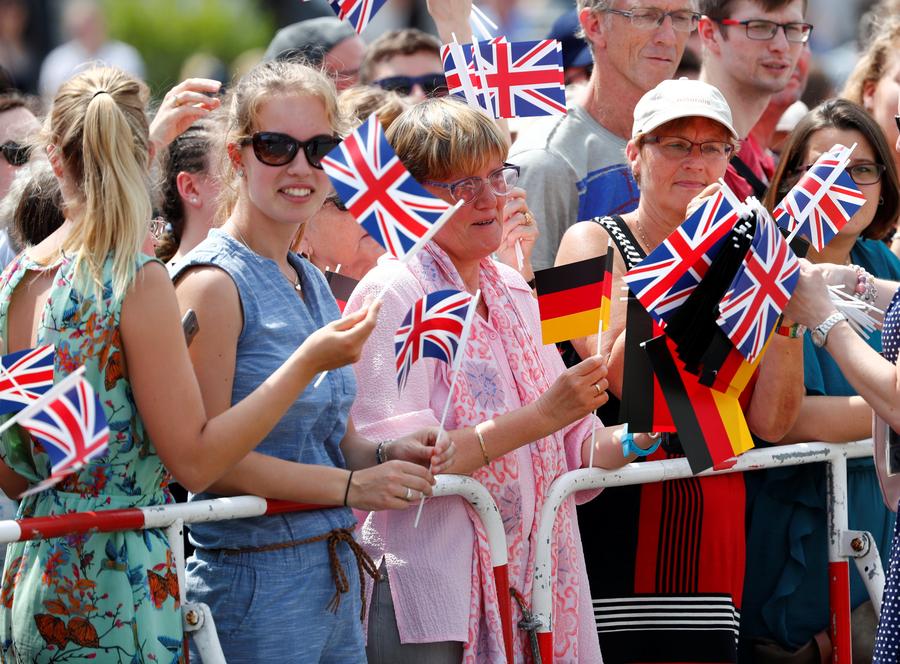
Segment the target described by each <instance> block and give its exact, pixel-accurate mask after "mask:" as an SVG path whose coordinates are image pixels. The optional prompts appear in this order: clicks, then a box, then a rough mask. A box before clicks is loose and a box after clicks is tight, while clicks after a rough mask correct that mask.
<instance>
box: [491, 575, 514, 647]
mask: <svg viewBox="0 0 900 664" xmlns="http://www.w3.org/2000/svg"><path fill="white" fill-rule="evenodd" d="M494 583H495V584H496V585H497V605H498V607H499V609H500V625H501V627H502V628H503V645H504V647H505V648H506V661H507V664H513V662H514V661H515V660H514V648H513V626H512V597H511V596H510V594H509V569H508V568H507V567H506V565H497V566H496V567H495V568H494Z"/></svg>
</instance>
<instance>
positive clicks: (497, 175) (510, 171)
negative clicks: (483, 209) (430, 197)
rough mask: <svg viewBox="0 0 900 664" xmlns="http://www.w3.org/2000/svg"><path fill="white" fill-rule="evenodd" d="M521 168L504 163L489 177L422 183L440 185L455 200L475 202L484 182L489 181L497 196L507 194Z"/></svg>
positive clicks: (424, 181)
mask: <svg viewBox="0 0 900 664" xmlns="http://www.w3.org/2000/svg"><path fill="white" fill-rule="evenodd" d="M520 170H521V169H520V168H519V167H518V166H515V165H513V164H503V166H501V167H500V168H498V169H496V170H493V171H491V172H490V173H488V174H487V177H484V178H482V177H478V176H477V175H473V176H472V177H468V178H462V179H461V180H457V181H456V182H451V183H450V184H445V183H443V182H434V181H433V180H423V181H422V184H429V185H431V186H432V187H440V188H441V189H447V190H448V191H449V192H450V198H452V199H453V200H454V201H462V202H463V203H464V204H465V205H468V204H469V203H473V202H474V201H475V200H476V199H477V198H478V196H479V195H480V194H481V191H482V190H483V189H484V183H485V182H487V183H488V187H489V188H490V190H491V192H493V193H494V194H495V195H497V196H505V195H506V194H508V193H509V190H510V189H512V188H513V187H515V186H516V182H518V181H519V171H520Z"/></svg>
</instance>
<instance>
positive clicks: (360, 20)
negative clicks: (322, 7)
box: [328, 0, 387, 34]
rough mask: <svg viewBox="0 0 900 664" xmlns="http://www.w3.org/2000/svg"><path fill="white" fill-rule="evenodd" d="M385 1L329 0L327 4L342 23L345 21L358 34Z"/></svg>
mask: <svg viewBox="0 0 900 664" xmlns="http://www.w3.org/2000/svg"><path fill="white" fill-rule="evenodd" d="M386 2H387V0H331V2H329V3H328V4H330V5H331V9H332V10H333V11H334V13H335V14H336V15H337V17H338V18H339V19H341V20H342V21H347V22H348V23H350V24H351V25H352V26H353V28H354V29H355V30H356V33H357V34H359V33H360V32H362V31H363V30H365V29H366V26H367V25H369V21H371V20H372V17H373V16H375V14H376V13H377V12H378V10H379V9H381V8H382V7H383V6H384V4H385V3H386Z"/></svg>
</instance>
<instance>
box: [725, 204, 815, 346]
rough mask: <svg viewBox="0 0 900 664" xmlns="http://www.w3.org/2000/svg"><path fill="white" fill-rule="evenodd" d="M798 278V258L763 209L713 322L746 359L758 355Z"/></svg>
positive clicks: (789, 297)
mask: <svg viewBox="0 0 900 664" xmlns="http://www.w3.org/2000/svg"><path fill="white" fill-rule="evenodd" d="M799 279H800V261H799V260H798V259H797V256H796V255H795V254H794V252H793V251H792V250H791V248H790V247H789V246H788V243H787V242H786V241H785V239H784V237H782V235H781V232H780V231H779V230H778V227H777V226H776V225H775V223H774V222H773V221H772V220H771V219H770V218H769V216H768V214H765V212H763V213H762V214H759V215H757V223H756V230H755V233H754V236H753V241H752V243H751V244H750V250H749V251H748V252H747V255H746V257H745V258H744V261H743V263H742V264H741V267H740V268H738V272H737V274H736V275H735V277H734V281H732V283H731V286H730V287H729V289H728V291H727V292H726V293H725V297H724V298H723V300H722V302H721V303H720V304H719V312H720V314H721V315H720V317H719V319H718V320H717V321H716V322H717V323H718V324H719V327H721V328H722V329H723V330H724V331H725V333H726V334H727V335H728V337H729V338H730V339H731V341H732V342H733V343H734V346H735V348H737V349H738V350H739V351H740V352H741V354H742V355H743V356H744V357H745V358H747V360H748V361H750V362H752V361H754V360H755V359H756V358H757V357H758V356H759V354H760V352H761V351H762V349H763V347H764V346H765V344H766V341H768V339H769V337H770V336H771V335H772V333H773V331H774V329H775V324H776V322H777V321H778V318H779V316H780V315H781V312H782V311H784V308H785V306H787V303H788V300H790V299H791V295H792V294H793V292H794V288H796V286H797V281H798V280H799Z"/></svg>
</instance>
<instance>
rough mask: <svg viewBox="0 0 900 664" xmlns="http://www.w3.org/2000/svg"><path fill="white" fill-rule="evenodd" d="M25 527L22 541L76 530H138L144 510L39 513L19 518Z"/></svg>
mask: <svg viewBox="0 0 900 664" xmlns="http://www.w3.org/2000/svg"><path fill="white" fill-rule="evenodd" d="M17 523H18V524H19V527H20V528H21V529H22V536H21V537H20V538H19V539H20V540H22V541H24V540H33V539H44V538H49V537H62V536H63V535H71V534H73V533H84V532H92V531H93V532H101V533H108V532H112V531H115V530H139V529H141V528H143V526H144V513H143V512H142V511H141V510H139V509H137V508H128V509H121V510H102V511H99V512H75V513H73V514H59V515H57V516H40V517H34V518H32V519H21V520H19V521H17Z"/></svg>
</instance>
